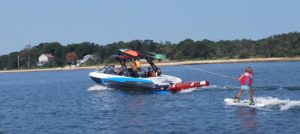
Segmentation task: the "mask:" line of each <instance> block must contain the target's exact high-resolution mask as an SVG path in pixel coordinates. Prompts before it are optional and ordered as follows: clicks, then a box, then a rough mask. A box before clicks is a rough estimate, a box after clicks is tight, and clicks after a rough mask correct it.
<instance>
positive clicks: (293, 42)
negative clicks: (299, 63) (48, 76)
mask: <svg viewBox="0 0 300 134" xmlns="http://www.w3.org/2000/svg"><path fill="white" fill-rule="evenodd" d="M120 48H129V49H133V50H138V51H143V52H156V53H161V54H165V55H166V56H167V58H169V59H170V60H192V59H218V58H226V59H227V58H241V59H244V58H250V57H292V56H300V33H298V32H294V33H288V34H280V35H274V36H271V37H268V38H266V39H260V40H256V41H253V40H248V39H242V40H231V41H230V40H220V41H217V42H214V41H210V40H207V39H204V40H202V41H194V40H192V39H186V40H183V41H181V42H179V43H178V44H172V43H171V42H169V41H166V42H160V43H157V42H154V41H153V40H133V41H130V42H123V41H120V42H114V43H111V44H107V45H98V44H95V43H91V42H83V43H75V44H69V45H66V46H63V45H61V44H60V43H58V42H50V43H40V44H39V45H37V46H35V47H31V46H30V45H27V46H26V47H25V48H24V49H23V50H21V51H20V52H13V53H10V54H9V55H2V56H0V70H4V69H15V68H18V56H20V67H21V68H25V67H26V68H28V67H34V66H36V62H37V60H38V56H40V55H41V54H52V55H53V56H54V58H53V59H52V60H51V61H50V62H49V63H48V64H46V65H45V66H46V67H58V66H64V65H66V64H67V61H66V55H67V53H70V52H75V53H76V54H77V58H78V59H82V58H83V57H84V56H85V55H88V54H91V55H93V58H92V59H90V60H88V61H87V62H86V63H84V64H83V66H85V65H95V64H103V63H106V62H112V60H111V55H112V54H113V53H114V51H115V50H117V49H120Z"/></svg>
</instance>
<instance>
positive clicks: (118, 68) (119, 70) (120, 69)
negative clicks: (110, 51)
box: [116, 67, 124, 76]
mask: <svg viewBox="0 0 300 134" xmlns="http://www.w3.org/2000/svg"><path fill="white" fill-rule="evenodd" d="M116 73H117V75H121V76H123V75H124V71H123V70H122V68H121V67H116Z"/></svg>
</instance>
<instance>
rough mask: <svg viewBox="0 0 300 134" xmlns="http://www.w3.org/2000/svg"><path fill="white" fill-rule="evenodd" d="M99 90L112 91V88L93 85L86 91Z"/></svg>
mask: <svg viewBox="0 0 300 134" xmlns="http://www.w3.org/2000/svg"><path fill="white" fill-rule="evenodd" d="M101 90H113V89H112V88H109V87H105V86H101V85H98V84H96V85H94V86H91V87H89V88H88V91H101Z"/></svg>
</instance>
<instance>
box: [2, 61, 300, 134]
mask: <svg viewBox="0 0 300 134" xmlns="http://www.w3.org/2000/svg"><path fill="white" fill-rule="evenodd" d="M247 66H252V67H253V68H254V73H255V80H254V88H255V96H256V99H257V100H260V101H263V102H264V103H268V105H267V106H266V107H264V108H260V109H255V108H249V107H237V106H227V105H225V104H224V99H225V98H227V97H234V96H235V94H236V93H237V92H238V86H239V85H238V82H236V81H232V80H231V79H228V78H223V77H219V76H216V75H212V74H208V73H204V72H201V71H199V69H202V70H207V71H211V72H214V73H220V74H226V75H230V76H232V77H239V75H240V74H241V73H242V72H243V70H244V68H245V67H247ZM191 68H198V70H194V69H191ZM162 70H163V73H165V74H171V75H175V76H178V77H181V78H182V79H183V80H185V81H191V80H204V79H205V80H208V81H210V84H211V86H210V87H208V88H205V89H195V90H190V91H188V92H184V93H177V94H159V93H157V94H149V93H134V92H123V91H120V90H114V89H107V88H104V87H101V86H97V85H95V84H94V82H93V81H92V80H91V79H90V78H89V77H88V73H89V72H90V71H92V70H79V71H50V72H31V73H10V74H0V95H1V97H0V133H9V134H11V133H22V134H23V133H28V134H32V133H39V134H41V133H68V134H69V133H88V134H92V133H105V134H106V133H122V134H125V133H128V134H132V133H189V134H190V133H286V134H290V133H299V131H300V126H299V124H300V120H299V119H300V73H299V72H300V62H268V63H234V64H207V65H192V66H185V67H184V66H171V67H162ZM247 96H248V94H244V96H243V97H244V98H243V99H247V98H248V97H247Z"/></svg>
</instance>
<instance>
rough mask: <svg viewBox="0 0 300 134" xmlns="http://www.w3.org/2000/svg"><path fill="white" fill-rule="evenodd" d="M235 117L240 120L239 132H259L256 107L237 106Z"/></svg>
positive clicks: (253, 133)
mask: <svg viewBox="0 0 300 134" xmlns="http://www.w3.org/2000/svg"><path fill="white" fill-rule="evenodd" d="M237 118H238V120H239V122H240V126H241V129H240V131H241V132H240V133H252V134H255V133H259V126H260V125H259V120H258V119H257V113H256V108H250V107H243V106H238V107H237Z"/></svg>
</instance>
